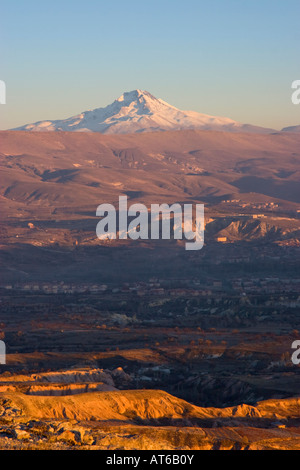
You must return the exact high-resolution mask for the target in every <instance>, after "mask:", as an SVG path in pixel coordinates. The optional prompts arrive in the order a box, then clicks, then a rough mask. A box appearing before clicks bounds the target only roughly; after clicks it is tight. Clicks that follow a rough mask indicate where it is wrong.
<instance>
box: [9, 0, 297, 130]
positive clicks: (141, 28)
mask: <svg viewBox="0 0 300 470" xmlns="http://www.w3.org/2000/svg"><path fill="white" fill-rule="evenodd" d="M299 18H300V2H299V0H285V1H283V0H260V1H257V0H209V1H208V0H206V1H202V0H185V2H183V1H182V0H180V1H177V0H152V1H151V2H150V1H147V0H143V1H136V0H127V1H124V0H122V1H121V0H105V1H102V0H85V1H84V2H82V1H78V0H61V1H57V0H51V2H41V1H37V0H27V1H21V0H10V1H3V2H2V6H1V20H0V21H1V29H0V30H1V32H0V41H1V48H0V79H1V80H4V81H5V83H6V87H7V104H6V105H1V106H0V129H7V128H11V127H14V126H18V125H22V124H25V123H29V122H34V121H38V120H43V119H63V118H66V117H69V116H72V115H74V114H78V113H79V112H81V111H85V110H87V109H93V108H96V107H100V106H106V105H107V104H109V103H111V102H112V101H113V100H114V99H116V98H118V97H119V96H120V95H121V94H122V93H123V92H124V91H130V90H133V89H135V88H139V89H143V90H148V91H149V92H151V93H152V94H153V95H155V96H157V97H159V98H162V99H164V100H165V101H167V102H169V103H170V104H172V105H174V106H177V107H179V108H181V109H185V110H195V111H198V112H202V113H206V114H212V115H219V116H227V117H230V118H232V119H235V120H237V121H241V122H244V123H251V124H257V125H262V126H268V127H273V128H276V129H281V128H282V127H284V126H288V125H295V124H300V105H298V106H296V105H293V104H292V102H291V94H292V89H291V83H292V82H293V81H294V80H297V79H300V28H299Z"/></svg>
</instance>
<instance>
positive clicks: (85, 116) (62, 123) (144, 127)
mask: <svg viewBox="0 0 300 470" xmlns="http://www.w3.org/2000/svg"><path fill="white" fill-rule="evenodd" d="M182 129H202V130H218V131H227V132H263V133H268V132H273V130H272V129H266V128H263V127H256V126H251V125H249V124H241V123H239V122H236V121H233V120H232V119H229V118H225V117H216V116H209V115H207V114H201V113H198V112H195V111H181V110H180V109H178V108H175V107H174V106H171V105H170V104H168V103H166V102H165V101H163V100H161V99H159V98H155V97H154V96H153V95H151V94H150V93H149V92H147V91H142V90H134V91H130V92H127V93H123V95H121V96H120V98H118V99H117V100H115V101H114V102H113V103H112V104H110V105H108V106H106V107H105V108H96V109H94V110H92V111H85V112H83V113H81V114H78V115H77V116H72V117H70V118H68V119H62V120H55V121H39V122H36V123H33V124H26V125H24V126H21V127H18V128H15V129H13V130H22V131H39V132H48V131H72V132H101V133H103V134H129V133H137V132H151V131H152V132H153V131H166V130H182Z"/></svg>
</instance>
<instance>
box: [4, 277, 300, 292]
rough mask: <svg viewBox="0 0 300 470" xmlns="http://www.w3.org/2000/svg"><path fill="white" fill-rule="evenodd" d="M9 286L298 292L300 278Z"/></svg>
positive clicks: (18, 287) (18, 285) (28, 288)
mask: <svg viewBox="0 0 300 470" xmlns="http://www.w3.org/2000/svg"><path fill="white" fill-rule="evenodd" d="M0 287H1V288H2V289H3V288H4V289H6V290H8V291H9V290H11V291H13V290H18V291H25V292H36V293H38V292H41V293H45V294H76V293H92V294H97V293H99V294H102V293H111V294H116V293H121V294H122V293H123V294H127V293H135V294H136V295H138V296H146V295H151V296H163V295H168V296H178V297H179V296H206V297H209V296H211V295H215V294H216V293H217V292H222V291H224V290H225V291H226V292H227V293H230V291H233V292H240V293H242V292H245V293H252V294H263V293H274V294H275V293H278V292H296V293H297V292H299V293H300V279H284V278H279V277H266V278H258V277H253V278H235V279H231V280H227V281H226V283H225V284H224V282H222V281H221V280H219V279H210V280H208V281H207V282H206V284H203V283H201V282H200V281H199V280H198V279H191V280H177V281H176V280H173V281H167V280H163V279H161V280H159V279H149V281H146V282H142V281H141V282H135V283H132V284H130V283H124V284H123V285H121V286H119V287H116V286H108V285H106V284H96V283H94V284H92V283H79V284H74V283H72V284H69V283H65V282H63V281H62V282H53V283H51V282H48V283H45V282H44V283H38V282H27V283H16V284H4V285H2V286H0Z"/></svg>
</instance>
